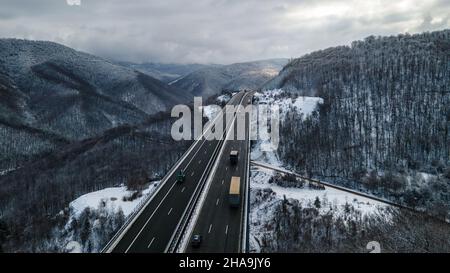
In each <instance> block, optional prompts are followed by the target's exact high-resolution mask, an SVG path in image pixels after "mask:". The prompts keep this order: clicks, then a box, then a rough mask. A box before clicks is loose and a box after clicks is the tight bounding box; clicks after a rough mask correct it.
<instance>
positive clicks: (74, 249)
mask: <svg viewBox="0 0 450 273" xmlns="http://www.w3.org/2000/svg"><path fill="white" fill-rule="evenodd" d="M65 252H66V253H82V252H83V247H82V246H81V245H80V243H78V242H77V241H70V242H69V243H68V244H67V245H66V248H65Z"/></svg>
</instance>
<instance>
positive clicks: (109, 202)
mask: <svg viewBox="0 0 450 273" xmlns="http://www.w3.org/2000/svg"><path fill="white" fill-rule="evenodd" d="M158 184H159V181H158V182H152V183H151V184H150V185H149V186H148V187H147V188H146V189H144V190H143V191H142V196H141V197H138V198H136V199H135V200H133V201H123V198H124V197H128V196H130V195H132V194H133V192H132V191H128V190H127V187H126V186H122V187H113V188H106V189H103V190H99V191H94V192H90V193H87V194H85V195H82V196H80V197H78V198H77V199H75V200H74V201H72V202H71V203H70V205H69V207H70V208H71V209H72V211H73V215H72V216H74V217H77V216H79V215H80V213H81V212H82V211H83V210H84V209H86V208H91V209H97V208H98V206H99V204H100V202H101V201H103V202H105V203H106V207H107V208H108V209H109V210H113V211H115V212H118V210H119V208H121V209H122V211H123V214H124V215H125V217H127V216H128V215H130V214H131V213H132V212H133V210H134V208H135V207H136V206H137V205H138V204H139V203H140V202H141V201H142V200H143V199H144V198H146V197H148V195H149V194H152V193H153V192H154V191H155V190H156V189H157V186H158Z"/></svg>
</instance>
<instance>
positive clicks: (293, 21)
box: [0, 0, 450, 63]
mask: <svg viewBox="0 0 450 273" xmlns="http://www.w3.org/2000/svg"><path fill="white" fill-rule="evenodd" d="M0 4H1V5H0V37H3V38H12V37H14V38H26V39H35V40H51V41H55V42H59V43H63V44H65V45H67V46H70V47H73V48H76V49H78V50H83V51H87V52H89V53H93V54H96V55H100V56H103V57H106V58H111V59H115V60H124V61H133V62H148V61H152V62H165V63H168V62H174V63H193V62H197V63H232V62H241V61H248V60H258V59H267V58H278V57H287V58H289V57H299V56H301V55H303V54H305V53H308V52H311V51H313V50H317V49H322V48H326V47H329V46H335V45H345V44H350V42H351V41H353V40H358V39H363V38H364V37H367V36H369V35H372V34H373V35H391V34H398V33H404V32H409V33H416V32H422V31H432V30H440V29H444V28H449V27H450V0H426V1H425V0H360V1H356V0H354V1H351V0H347V1H339V0H128V1H126V0H0Z"/></svg>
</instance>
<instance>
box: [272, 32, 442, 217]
mask: <svg viewBox="0 0 450 273" xmlns="http://www.w3.org/2000/svg"><path fill="white" fill-rule="evenodd" d="M272 88H282V89H283V90H287V91H291V92H294V93H297V94H301V95H310V96H319V97H321V98H323V99H324V103H323V104H321V105H320V106H319V109H318V111H317V112H316V113H315V114H314V115H312V116H311V117H308V118H307V119H306V121H304V122H303V121H302V119H301V117H300V116H299V115H298V113H296V112H295V111H293V112H292V113H291V114H289V115H287V118H286V120H285V121H283V122H282V123H281V132H280V137H281V143H280V146H279V150H278V152H279V155H280V156H281V158H282V159H283V160H284V161H285V162H286V163H287V164H289V165H291V166H292V167H294V168H296V169H297V170H298V171H302V172H305V173H308V174H310V175H316V176H323V177H334V178H336V177H338V178H344V179H345V180H351V181H357V182H363V185H364V186H366V188H369V189H372V190H376V191H378V192H380V191H382V192H385V193H387V194H390V195H395V196H396V198H398V199H401V200H403V201H405V202H406V201H409V202H407V203H409V204H413V205H415V204H417V205H421V200H423V199H429V200H433V199H434V200H439V201H440V202H442V204H443V206H444V208H445V207H447V208H448V203H449V201H450V196H449V195H448V194H447V192H446V191H447V189H448V188H449V187H448V180H446V179H448V178H450V135H449V131H450V30H444V31H439V32H432V33H423V34H417V35H409V34H406V35H399V36H391V37H373V36H371V37H368V38H366V39H365V40H364V41H357V42H353V43H352V45H351V46H341V47H336V48H329V49H326V50H322V51H317V52H314V53H311V54H308V55H306V56H303V57H301V58H298V59H294V60H291V61H290V62H289V64H288V65H287V66H286V67H284V69H283V70H282V71H281V72H280V74H279V76H278V77H276V78H275V79H274V80H272V81H271V82H270V83H268V84H267V85H266V86H265V89H272ZM424 184H428V185H427V186H426V188H427V189H426V191H425V190H424V191H419V190H418V189H419V188H422V190H423V186H424ZM406 188H408V189H410V190H411V191H412V192H411V196H405V195H406V194H405V195H403V194H400V193H401V192H402V191H404V190H405V189H406ZM408 198H409V200H406V199H408ZM441 207H442V206H441Z"/></svg>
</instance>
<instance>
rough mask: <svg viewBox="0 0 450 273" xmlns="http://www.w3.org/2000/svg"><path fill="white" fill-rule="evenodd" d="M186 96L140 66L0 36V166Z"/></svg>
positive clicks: (142, 116)
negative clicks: (133, 67) (131, 65)
mask: <svg viewBox="0 0 450 273" xmlns="http://www.w3.org/2000/svg"><path fill="white" fill-rule="evenodd" d="M191 100H192V98H191V95H190V94H189V93H187V92H184V91H182V90H180V89H177V88H176V87H173V86H169V85H167V84H165V83H163V82H161V81H159V80H157V79H154V78H152V77H151V76H149V75H147V74H144V73H143V72H140V71H135V70H133V69H131V68H128V67H124V66H120V65H118V64H114V63H112V62H110V61H108V60H105V59H102V58H99V57H96V56H93V55H90V54H87V53H83V52H79V51H76V50H74V49H71V48H68V47H66V46H63V45H60V44H57V43H53V42H45V41H28V40H19V39H0V136H1V137H0V145H1V147H0V170H4V169H10V168H15V167H17V165H18V164H19V165H21V163H23V162H25V161H28V160H32V159H33V158H35V157H39V156H40V155H42V154H43V153H48V152H50V151H53V150H54V149H56V148H59V147H61V145H65V144H67V143H70V142H72V141H77V140H81V139H84V138H88V137H93V136H96V135H98V134H100V133H103V132H104V131H105V130H108V129H111V128H114V127H117V126H120V125H124V124H139V123H142V122H144V121H146V120H147V119H149V118H150V117H151V116H152V115H154V114H156V113H157V112H160V111H167V110H168V109H171V107H172V106H173V105H176V104H180V103H182V104H186V103H189V102H190V101H191Z"/></svg>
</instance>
